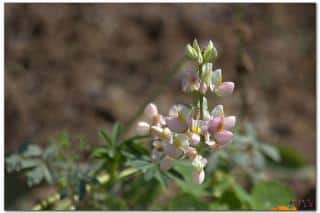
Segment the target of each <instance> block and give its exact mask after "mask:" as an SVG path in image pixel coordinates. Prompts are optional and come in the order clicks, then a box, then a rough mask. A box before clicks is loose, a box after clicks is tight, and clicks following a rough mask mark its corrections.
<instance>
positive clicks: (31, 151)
mask: <svg viewBox="0 0 320 213" xmlns="http://www.w3.org/2000/svg"><path fill="white" fill-rule="evenodd" d="M41 154H42V150H41V148H40V147H39V146H37V145H34V144H29V145H28V147H27V149H26V150H25V151H24V152H23V153H22V156H24V157H38V156H40V155H41Z"/></svg>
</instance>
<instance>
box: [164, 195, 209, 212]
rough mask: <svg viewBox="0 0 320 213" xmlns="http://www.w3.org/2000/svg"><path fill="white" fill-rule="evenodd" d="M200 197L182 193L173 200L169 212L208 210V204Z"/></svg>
mask: <svg viewBox="0 0 320 213" xmlns="http://www.w3.org/2000/svg"><path fill="white" fill-rule="evenodd" d="M199 198H200V197H196V196H194V195H191V194H188V193H181V194H178V195H176V196H175V197H174V198H173V199H171V201H170V203H169V206H168V210H208V203H207V202H205V201H201V200H200V199H199Z"/></svg>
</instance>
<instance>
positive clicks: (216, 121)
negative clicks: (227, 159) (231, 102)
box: [208, 117, 222, 135]
mask: <svg viewBox="0 0 320 213" xmlns="http://www.w3.org/2000/svg"><path fill="white" fill-rule="evenodd" d="M221 122H222V118H221V117H214V118H213V119H211V120H209V122H208V131H209V133H210V134H212V135H213V134H214V133H215V132H216V131H217V130H218V127H219V126H220V125H221Z"/></svg>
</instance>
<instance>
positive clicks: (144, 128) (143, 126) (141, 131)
mask: <svg viewBox="0 0 320 213" xmlns="http://www.w3.org/2000/svg"><path fill="white" fill-rule="evenodd" d="M137 133H138V135H141V136H144V135H148V134H149V133H150V125H149V124H148V123H146V122H138V124H137Z"/></svg>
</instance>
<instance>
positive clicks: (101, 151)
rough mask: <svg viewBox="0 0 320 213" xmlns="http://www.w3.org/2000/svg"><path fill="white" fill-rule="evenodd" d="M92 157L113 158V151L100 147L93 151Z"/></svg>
mask: <svg viewBox="0 0 320 213" xmlns="http://www.w3.org/2000/svg"><path fill="white" fill-rule="evenodd" d="M92 155H93V156H94V157H96V158H111V159H112V158H113V157H114V151H113V150H112V149H108V148H105V147H100V148H97V149H95V150H94V152H93V153H92Z"/></svg>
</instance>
